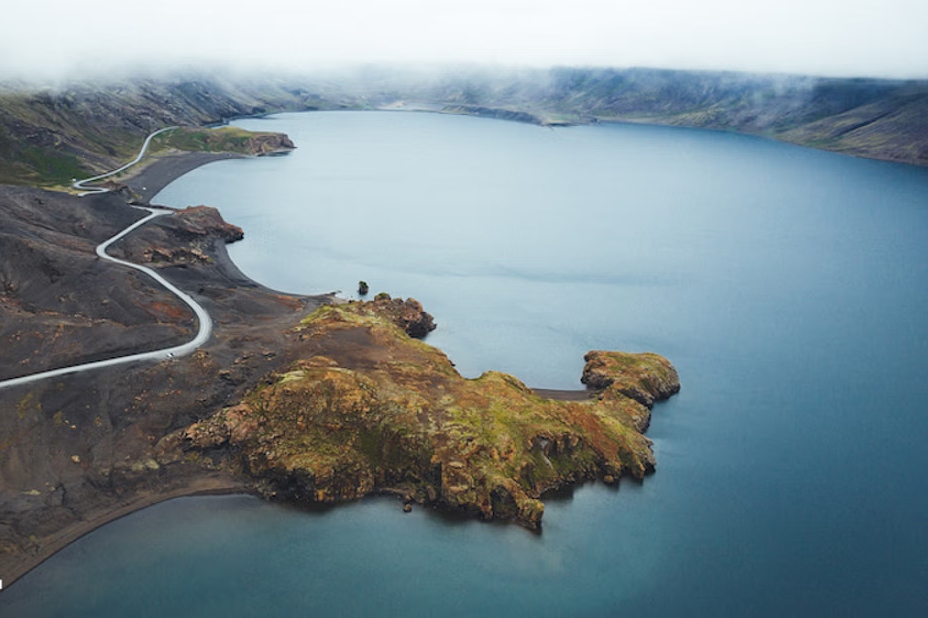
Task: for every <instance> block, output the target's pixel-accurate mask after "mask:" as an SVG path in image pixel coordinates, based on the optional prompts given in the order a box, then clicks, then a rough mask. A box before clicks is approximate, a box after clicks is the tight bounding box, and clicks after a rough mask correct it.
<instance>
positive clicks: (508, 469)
mask: <svg viewBox="0 0 928 618" xmlns="http://www.w3.org/2000/svg"><path fill="white" fill-rule="evenodd" d="M298 331H299V334H300V337H301V339H302V340H304V341H305V342H307V349H308V352H309V354H310V355H309V356H308V357H307V358H305V359H304V360H301V361H298V362H297V363H295V364H294V365H293V366H292V367H290V368H289V369H288V371H286V372H284V373H281V374H279V375H276V376H273V377H272V378H271V380H270V382H269V383H268V384H265V385H263V386H262V387H260V388H259V389H256V390H255V391H253V392H252V393H251V394H249V395H248V396H247V397H246V398H245V400H244V401H243V402H242V403H241V404H240V405H238V406H235V407H233V408H228V409H225V410H223V411H221V412H220V413H218V414H216V415H215V416H214V417H212V418H210V419H208V420H206V421H203V422H200V423H197V424H194V425H192V426H190V427H188V428H187V429H186V431H185V433H184V437H185V438H186V443H187V448H188V449H191V450H195V451H210V450H213V449H223V448H227V447H232V448H231V449H229V450H230V452H233V453H235V455H234V456H233V457H232V458H231V459H230V465H235V466H238V467H239V468H240V469H241V470H242V471H244V472H246V473H248V474H250V475H252V476H253V477H255V478H256V479H257V480H258V485H259V488H260V489H261V491H262V492H263V493H264V495H266V496H267V497H269V498H274V499H286V500H296V501H307V502H335V501H341V500H352V499H356V498H359V497H361V496H364V495H366V494H369V493H372V492H390V493H398V494H400V495H404V496H406V497H408V498H409V499H411V500H415V501H417V502H420V503H433V504H437V505H440V506H443V507H445V508H449V509H453V510H459V511H465V512H469V513H473V514H476V515H479V516H481V517H483V518H485V519H492V518H495V519H508V520H515V521H518V522H519V523H521V524H523V525H525V526H527V527H530V528H536V527H538V526H539V525H540V523H541V519H542V516H543V514H544V505H543V504H542V502H541V501H540V497H541V496H542V495H543V494H544V492H546V491H548V490H552V489H555V488H559V487H562V486H564V485H567V484H571V483H576V482H579V481H583V480H587V479H595V478H604V477H611V478H618V477H619V476H621V475H623V474H627V475H631V476H634V477H636V478H642V477H643V476H644V475H645V474H646V473H648V472H649V471H651V470H652V469H653V467H654V459H653V455H652V452H651V448H650V441H649V440H648V439H647V438H645V437H644V436H643V435H642V434H641V431H640V427H641V415H642V414H644V415H647V412H648V410H647V408H646V407H645V406H643V405H642V404H640V403H638V402H637V401H635V400H634V399H631V398H630V397H629V396H627V395H625V394H623V392H621V390H616V389H611V390H610V389H608V388H607V390H604V391H603V392H602V393H601V394H600V396H598V397H593V398H591V399H590V400H588V401H554V400H551V399H546V398H542V397H540V396H538V395H536V394H535V393H534V392H533V391H532V390H531V389H530V388H528V387H526V386H525V385H524V384H522V382H520V381H519V380H517V379H516V378H514V377H512V376H510V375H507V374H503V373H498V372H487V373H485V374H484V375H482V376H480V377H479V378H477V379H474V380H468V379H465V378H463V377H461V376H460V374H458V373H457V371H456V370H455V369H454V366H453V364H452V363H451V362H450V361H449V360H448V358H447V357H446V356H445V355H444V354H443V353H442V352H441V351H440V350H438V349H436V348H433V347H431V346H428V345H426V344H424V343H421V342H418V341H415V340H414V339H411V338H410V337H409V336H408V335H407V334H406V332H404V330H403V329H402V328H400V327H399V326H398V325H397V320H396V316H395V315H394V314H393V313H392V312H391V308H390V306H388V305H387V304H386V303H385V302H383V301H381V302H371V303H350V304H344V305H339V306H327V307H323V308H321V309H318V310H316V311H315V312H313V313H312V314H311V315H309V316H308V317H307V318H306V319H305V320H304V321H303V323H302V324H301V326H300V327H299V328H298ZM597 354H601V353H597ZM609 354H611V353H609ZM646 367H647V368H654V367H660V368H664V369H662V371H663V373H661V376H662V381H661V382H660V383H661V385H663V386H662V387H661V388H663V387H664V386H666V384H665V382H667V381H669V380H670V379H671V374H670V373H669V371H672V369H673V368H672V366H670V364H669V363H668V362H667V361H666V360H664V359H661V358H660V357H658V356H657V355H648V356H647V357H645V358H641V359H639V361H638V362H628V363H625V364H623V363H604V364H603V366H602V367H599V368H598V369H597V370H596V371H597V372H601V373H603V374H605V373H609V374H610V375H611V376H612V379H613V381H612V382H611V383H610V385H614V384H621V385H623V388H625V389H626V390H629V389H632V390H633V391H634V392H638V391H641V392H647V393H651V392H652V391H654V384H653V382H654V380H653V379H652V373H653V371H652V369H644V368H646ZM667 367H669V371H666V370H665V369H666V368H667ZM655 371H656V369H655ZM612 372H614V373H612ZM597 375H599V373H597ZM672 376H676V372H673V373H672ZM677 388H679V385H677ZM635 389H637V390H635ZM658 390H660V389H658ZM664 390H666V389H664ZM664 390H661V392H664ZM655 397H656V396H655Z"/></svg>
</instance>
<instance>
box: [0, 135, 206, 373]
mask: <svg viewBox="0 0 928 618" xmlns="http://www.w3.org/2000/svg"><path fill="white" fill-rule="evenodd" d="M169 128H173V127H169ZM166 130H167V129H161V130H160V131H155V132H154V133H152V134H151V135H149V136H148V138H147V139H146V140H145V143H144V144H143V145H142V151H141V152H140V153H139V156H138V157H136V159H135V161H133V162H132V163H130V164H128V165H124V166H122V167H121V168H119V169H118V170H115V171H112V172H109V173H107V174H101V175H100V176H95V177H94V178H88V179H86V180H81V181H79V182H75V183H74V185H73V187H74V188H75V189H81V190H82V189H88V191H87V193H101V192H102V193H105V192H106V191H107V189H102V188H99V187H84V186H82V185H83V183H85V182H89V181H92V180H99V179H100V178H105V177H107V176H111V175H113V174H115V173H118V172H120V171H122V170H124V169H126V168H127V167H129V166H131V165H134V164H136V163H138V162H139V161H141V160H142V157H143V156H144V154H145V150H146V149H147V148H148V144H149V142H151V138H153V137H154V136H155V135H157V134H158V133H161V132H162V131H166ZM87 193H82V194H81V195H86V194H87ZM132 208H138V209H139V210H144V211H147V212H148V213H150V214H149V215H148V216H147V217H144V218H142V219H139V220H138V221H136V222H135V223H133V224H132V225H130V226H129V227H127V228H125V229H124V230H122V231H121V232H119V233H118V234H116V235H115V236H112V237H111V238H108V239H107V240H105V241H103V242H102V243H100V244H99V245H97V249H96V251H97V255H98V256H100V257H101V258H102V259H104V260H106V261H108V262H113V263H115V264H121V265H122V266H128V267H129V268H134V269H135V270H140V271H142V272H143V273H145V274H146V275H148V276H149V277H151V278H152V279H154V280H155V281H157V282H158V283H160V284H161V285H163V286H164V287H165V288H167V290H168V291H170V292H171V293H173V294H174V295H175V296H177V297H178V298H180V299H181V300H182V301H184V303H186V304H187V306H188V307H190V308H191V309H192V310H193V313H194V314H195V315H196V316H197V322H198V323H199V328H198V329H197V334H196V337H194V338H193V339H192V340H190V341H189V342H187V343H184V344H182V345H178V346H173V347H170V348H163V349H160V350H154V351H152V352H142V353H139V354H129V355H127V356H119V357H116V358H109V359H106V360H101V361H95V362H92V363H82V364H79V365H71V366H69V367H62V368H61V369H53V370H51V371H43V372H41V373H34V374H32V375H28V376H23V377H20V378H12V379H9V380H0V388H6V387H10V386H19V385H22V384H29V383H30V382H37V381H39V380H45V379H48V378H54V377H58V376H63V375H67V374H70V373H79V372H82V371H91V370H93V369H100V368H102V367H113V366H115V365H122V364H125V363H135V362H139V361H149V360H154V361H162V360H166V359H170V358H175V357H178V356H185V355H187V354H191V353H193V351H194V350H196V349H197V348H198V347H200V346H201V345H203V344H204V343H206V341H207V340H208V339H209V337H210V335H211V334H212V332H213V321H212V320H211V319H210V317H209V313H207V312H206V309H204V308H203V307H202V305H200V304H199V303H198V302H196V301H195V300H193V298H191V297H190V296H189V295H188V294H186V293H185V292H183V291H182V290H180V289H178V288H177V287H176V286H174V284H172V283H171V282H170V281H168V280H167V279H165V278H164V277H162V276H161V275H159V274H158V273H157V272H155V271H154V270H152V269H151V268H148V267H147V266H141V265H139V264H133V263H132V262H127V261H125V260H120V259H118V258H114V257H111V256H109V255H108V254H107V253H106V249H107V247H109V246H110V245H112V244H113V243H114V242H116V241H118V240H119V239H121V238H123V237H124V236H126V235H127V234H129V233H131V232H132V231H133V230H135V229H137V228H139V227H141V226H143V225H145V224H146V223H148V222H149V221H151V220H152V219H154V218H155V217H160V216H163V215H167V214H171V213H170V211H164V210H154V209H152V208H142V207H138V206H133V207H132Z"/></svg>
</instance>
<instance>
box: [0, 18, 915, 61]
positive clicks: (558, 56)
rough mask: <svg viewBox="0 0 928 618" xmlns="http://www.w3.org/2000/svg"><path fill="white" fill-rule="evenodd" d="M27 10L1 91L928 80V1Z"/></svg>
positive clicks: (8, 36) (4, 34)
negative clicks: (256, 83) (238, 82)
mask: <svg viewBox="0 0 928 618" xmlns="http://www.w3.org/2000/svg"><path fill="white" fill-rule="evenodd" d="M14 2H15V5H13V6H6V7H4V9H3V16H2V23H0V77H10V76H17V77H23V76H29V75H34V76H38V77H47V76H53V77H60V76H62V75H74V76H79V75H82V74H86V73H90V74H93V75H100V74H101V73H103V74H105V73H106V72H107V71H109V70H111V69H119V68H122V69H126V68H129V69H132V68H135V67H140V66H146V67H148V68H164V67H168V68H170V67H175V66H181V67H186V68H190V67H194V68H195V67H197V66H199V65H204V64H209V65H216V64H220V65H225V64H228V65H230V66H233V67H243V68H246V69H252V68H256V67H258V68H269V69H274V68H279V69H286V70H293V69H306V70H310V71H311V70H312V69H314V68H319V67H321V68H328V67H331V66H332V65H343V64H355V63H378V64H379V63H427V64H442V63H477V64H483V63H486V64H496V65H505V66H512V65H530V66H546V65H584V66H589V65H594V66H614V67H630V66H646V67H666V68H684V69H721V70H742V71H760V72H789V73H807V74H815V75H838V76H875V77H920V78H928V0H759V1H752V0H693V1H689V2H687V1H683V0H635V1H628V0H611V1H609V0H571V1H570V2H566V1H563V0H384V1H382V2H375V1H372V0H326V1H325V2H318V1H316V0H274V2H266V3H261V2H254V1H251V2H248V3H241V4H240V5H236V4H235V3H234V2H230V1H228V0H223V1H221V2H220V1H218V0H151V1H149V2H145V3H139V2H133V1H132V0H8V2H7V3H6V4H8V5H9V4H13V3H14ZM141 6H144V7H145V8H140V7H141Z"/></svg>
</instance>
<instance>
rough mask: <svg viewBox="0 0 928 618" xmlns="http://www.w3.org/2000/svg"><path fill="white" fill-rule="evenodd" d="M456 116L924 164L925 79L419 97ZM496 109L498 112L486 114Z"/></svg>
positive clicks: (448, 86)
mask: <svg viewBox="0 0 928 618" xmlns="http://www.w3.org/2000/svg"><path fill="white" fill-rule="evenodd" d="M420 95H421V96H423V97H424V98H426V99H429V100H433V101H436V100H437V101H442V102H444V103H446V104H447V105H449V106H451V107H452V110H453V111H455V112H458V113H460V112H462V111H464V110H466V108H467V107H471V108H480V109H482V110H484V111H482V112H480V115H495V116H496V117H502V116H501V112H504V111H506V112H522V113H527V114H531V115H533V116H535V117H536V118H537V119H538V121H539V122H541V123H545V124H550V123H553V124H559V123H563V122H575V123H589V122H602V121H625V122H642V123H650V124H662V125H675V126H686V127H696V128H707V129H721V130H730V131H738V132H742V133H749V134H753V135H763V136H767V137H771V138H775V139H779V140H783V141H787V142H792V143H795V144H800V145H803V146H809V147H813V148H820V149H824V150H832V151H836V152H843V153H847V154H853V155H857V156H863V157H870V158H876V159H885V160H890V161H900V162H905V163H911V164H915V165H922V166H926V165H928V81H924V80H923V81H900V80H878V79H838V78H820V77H803V76H786V75H752V74H743V73H707V72H691V71H671V70H656V69H622V70H619V69H575V68H563V69H551V70H548V71H543V72H535V73H528V74H522V75H520V76H517V77H516V78H515V79H500V78H481V77H479V76H478V77H466V78H461V79H458V80H449V81H446V82H444V83H441V84H437V85H435V86H433V87H432V88H431V89H426V90H424V91H423V92H421V93H420ZM491 108H499V111H498V112H497V113H496V114H492V113H490V112H487V111H485V110H487V109H491Z"/></svg>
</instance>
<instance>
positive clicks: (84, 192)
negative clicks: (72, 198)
mask: <svg viewBox="0 0 928 618" xmlns="http://www.w3.org/2000/svg"><path fill="white" fill-rule="evenodd" d="M176 128H177V127H165V128H163V129H158V130H157V131H155V132H154V133H152V134H150V135H149V136H148V137H146V138H145V142H144V143H143V144H142V149H141V150H140V151H139V156H137V157H136V158H135V159H133V160H132V161H130V162H129V163H126V164H125V165H123V166H122V167H120V168H118V169H115V170H113V171H112V172H107V173H105V174H100V175H99V176H93V177H91V178H85V179H84V180H77V181H75V182H74V184H73V185H71V187H72V188H73V189H77V190H78V191H82V193H79V194H78V195H79V196H80V197H84V196H85V195H90V194H91V193H106V192H108V191H109V189H104V188H103V187H85V186H84V183H87V182H94V181H97V180H103V179H104V178H108V177H110V176H115V175H116V174H118V173H119V172H121V171H123V170H126V169H128V168H130V167H132V166H133V165H135V164H136V163H138V162H139V161H141V160H142V159H143V158H145V151H146V150H148V145H149V144H151V140H152V139H154V137H155V136H156V135H158V134H160V133H164V132H165V131H171V130H173V129H176Z"/></svg>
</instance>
